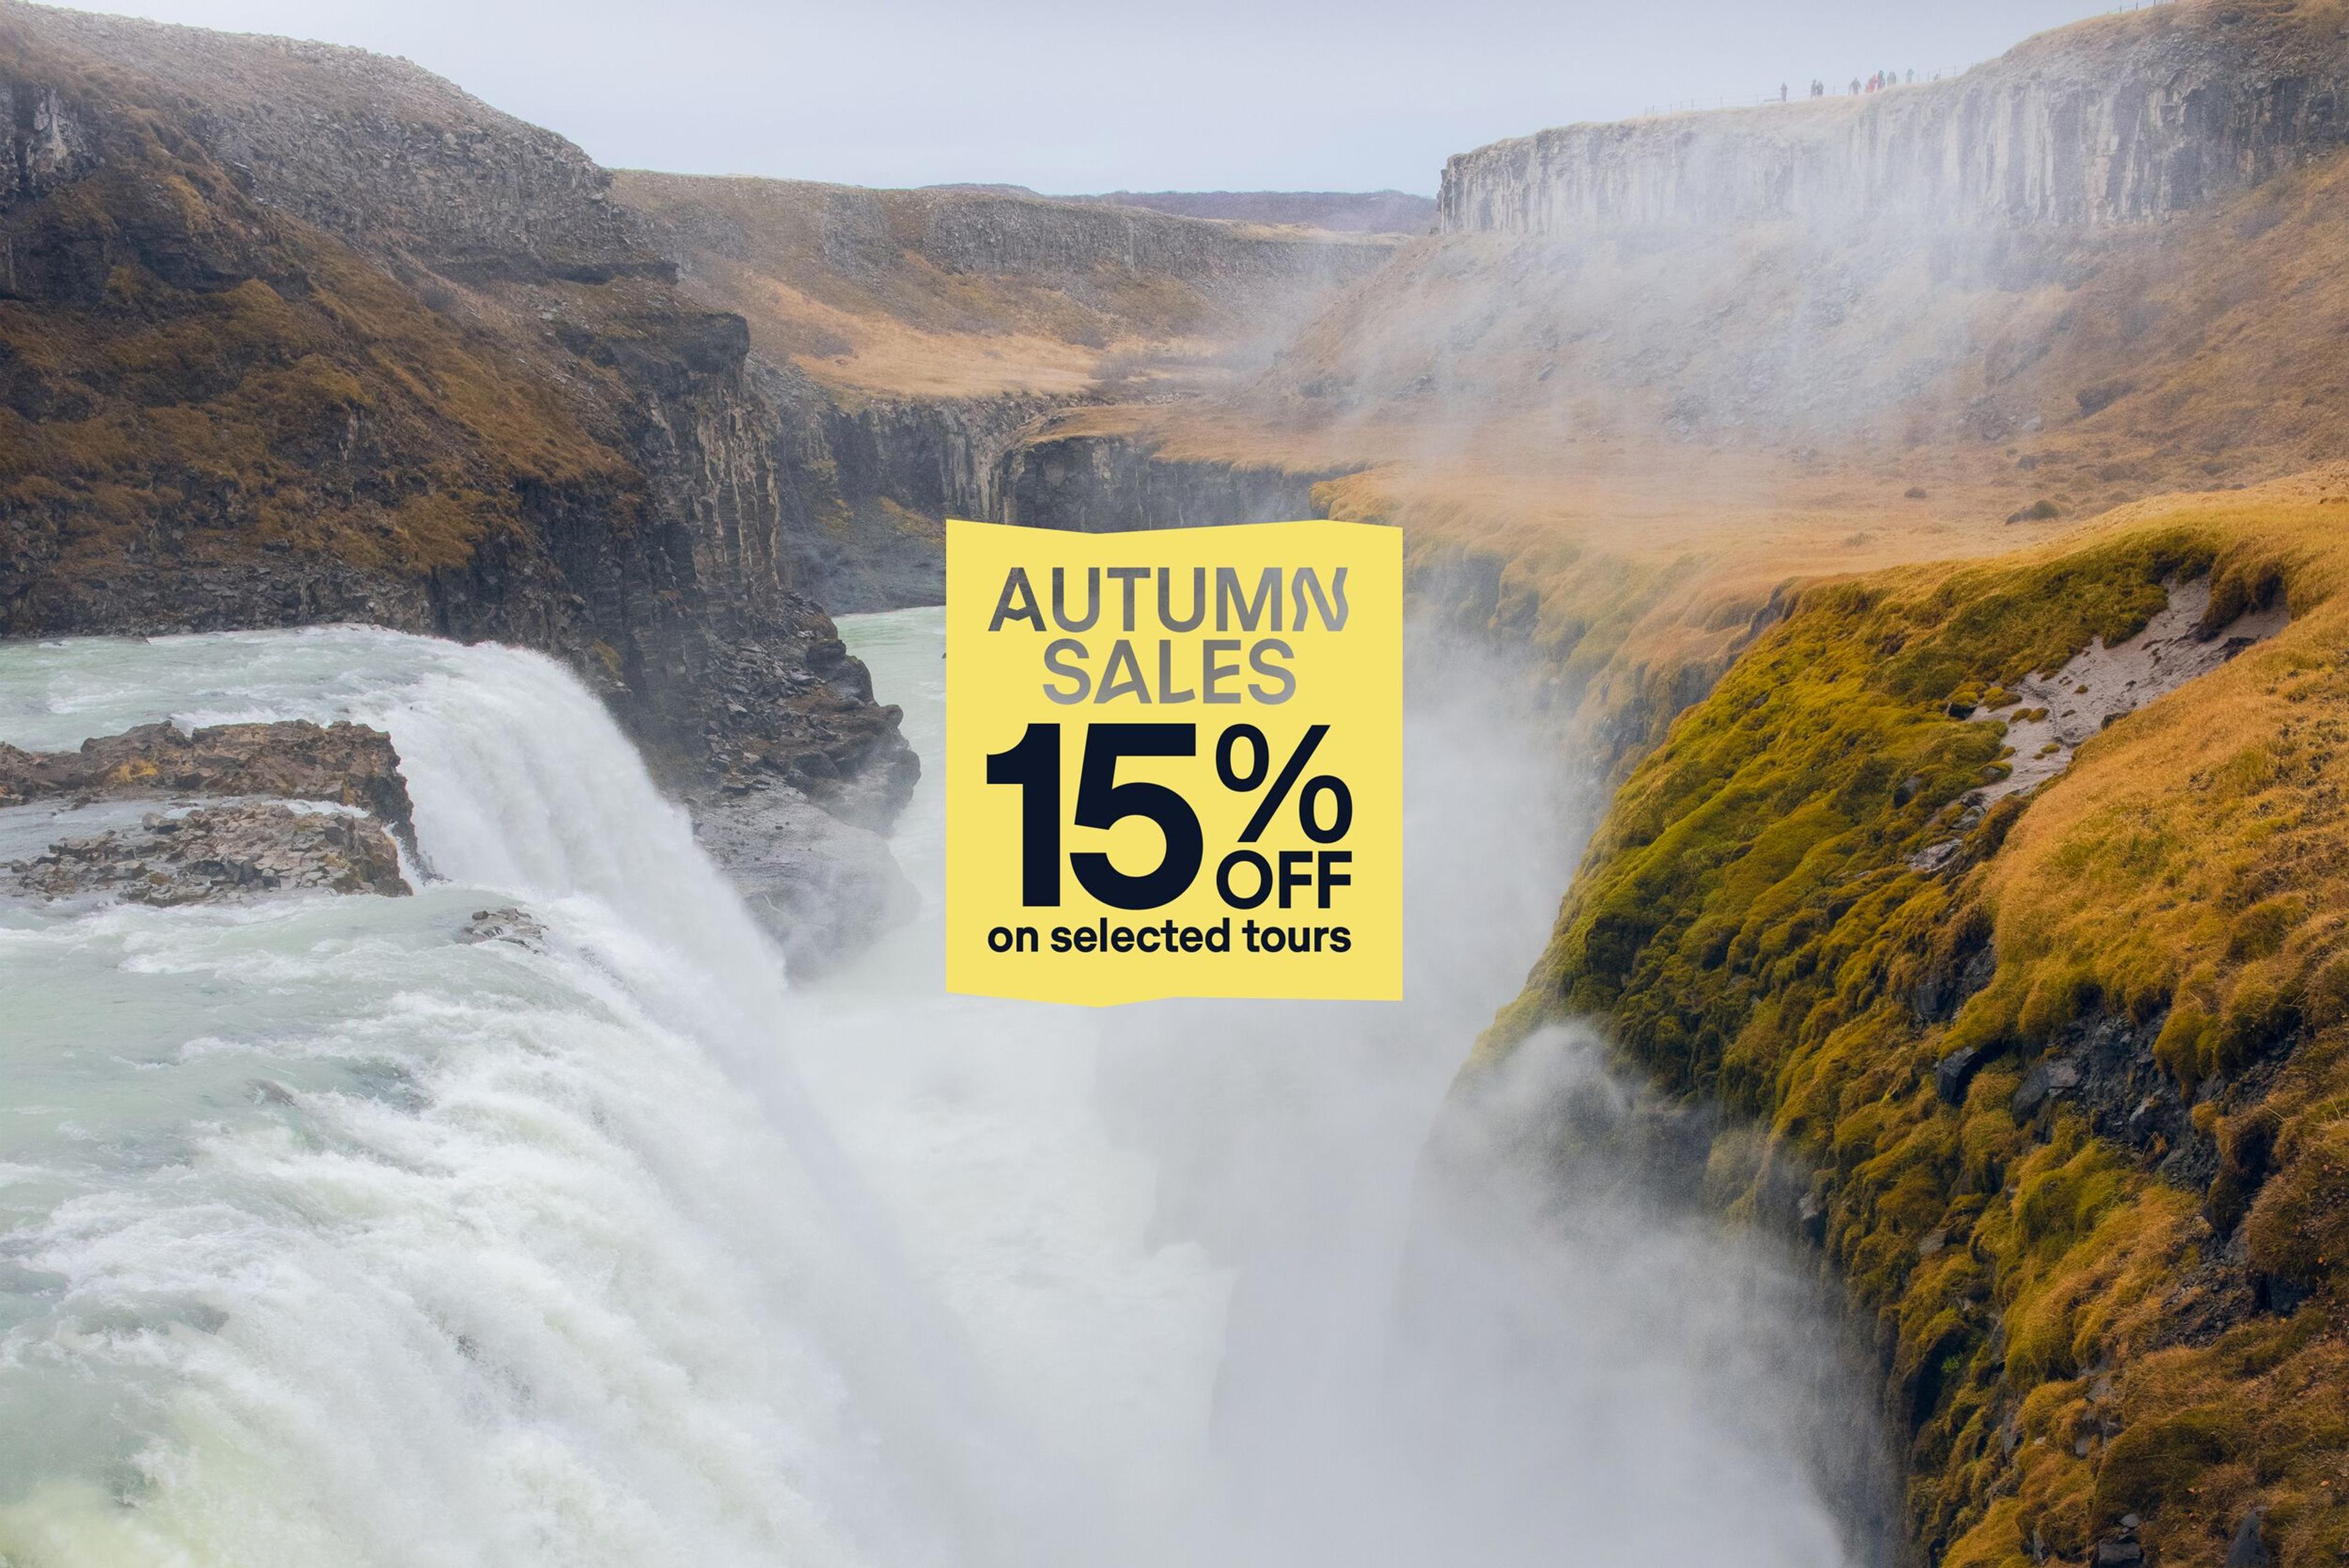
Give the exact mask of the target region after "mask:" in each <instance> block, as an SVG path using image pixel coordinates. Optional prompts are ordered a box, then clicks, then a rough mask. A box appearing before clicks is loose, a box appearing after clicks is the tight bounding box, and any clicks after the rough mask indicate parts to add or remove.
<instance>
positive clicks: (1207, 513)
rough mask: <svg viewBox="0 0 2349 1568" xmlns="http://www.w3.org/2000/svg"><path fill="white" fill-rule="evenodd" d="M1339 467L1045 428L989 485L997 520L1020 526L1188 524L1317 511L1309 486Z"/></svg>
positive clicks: (1007, 459)
mask: <svg viewBox="0 0 2349 1568" xmlns="http://www.w3.org/2000/svg"><path fill="white" fill-rule="evenodd" d="M1339 472H1340V470H1335V469H1332V470H1328V471H1322V472H1313V471H1291V470H1289V469H1282V468H1278V467H1276V466H1272V465H1264V466H1252V465H1246V464H1237V463H1220V462H1199V461H1186V460H1181V459H1161V458H1160V457H1159V456H1158V454H1157V451H1156V449H1155V445H1154V443H1152V442H1150V441H1148V440H1145V439H1140V438H1133V437H1126V436H1095V435H1055V434H1053V433H1052V430H1051V428H1050V425H1049V424H1048V425H1046V426H1044V427H1043V428H1040V430H1038V431H1037V432H1035V433H1034V434H1033V436H1032V437H1031V438H1030V439H1028V440H1025V441H1023V442H1021V443H1020V444H1019V445H1016V446H1014V447H1012V448H1011V449H1009V450H1008V451H1006V452H1005V453H1004V455H1003V457H1002V459H1001V460H1000V463H999V468H998V472H997V477H996V485H995V488H996V493H997V494H998V495H999V497H1000V498H1001V503H1002V507H1003V521H1006V522H1010V523H1017V524H1019V525H1020V526H1022V527H1027V528H1064V529H1075V530H1080V531H1093V530H1100V529H1109V528H1198V527H1204V526H1212V525H1214V524H1217V523H1227V522H1293V521H1297V520H1299V519H1300V518H1310V517H1319V516H1322V515H1324V509H1323V508H1322V507H1320V506H1319V504H1318V503H1316V502H1315V500H1314V499H1313V487H1314V486H1315V485H1316V484H1319V483H1320V482H1321V481H1322V480H1329V479H1334V478H1336V477H1338V473H1339Z"/></svg>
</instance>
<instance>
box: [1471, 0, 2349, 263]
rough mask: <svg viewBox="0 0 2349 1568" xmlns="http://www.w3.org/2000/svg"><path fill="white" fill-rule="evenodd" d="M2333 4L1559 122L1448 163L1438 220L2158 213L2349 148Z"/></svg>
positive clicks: (1922, 223)
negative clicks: (1707, 104) (1862, 84)
mask: <svg viewBox="0 0 2349 1568" xmlns="http://www.w3.org/2000/svg"><path fill="white" fill-rule="evenodd" d="M2340 20H2341V19H2340V15H2339V14H2338V11H2337V8H2335V7H2331V6H2326V5H2293V4H2273V3H2271V4H2256V3H2253V4H2231V3H2230V4H2223V5H2220V4H2202V3H2189V4H2181V5H2163V6H2158V7H2155V8H2154V9H2152V10H2150V11H2148V12H2143V13H2135V14H2131V15H2126V16H2117V17H2106V18H2102V19H2099V20H2096V21H2092V22H2088V23H2084V24H2081V25H2079V26H2073V27H2067V28H2064V29H2061V30H2060V31H2057V32H2054V33H2050V34H2046V35H2044V36H2040V37H2038V38H2034V39H2033V40H2031V41H2030V42H2028V43H2025V44H2023V45H2022V46H2019V47H2017V48H2015V49H2013V50H2012V51H2010V52H2009V53H2008V54H2006V55H2004V56H2002V57H2000V58H1999V59H1997V60H1995V61H1992V62H1991V63H1989V64H1987V65H1982V66H1978V67H1974V68H1973V69H1972V70H1970V71H1967V72H1965V73H1964V74H1963V75H1961V76H1959V77H1953V78H1951V79H1949V80H1946V81H1940V82H1933V83H1927V84H1919V85H1914V86H1902V87H1897V88H1889V89H1887V90H1884V91H1881V92H1877V93H1873V94H1869V95H1867V96H1865V97H1851V96H1836V97H1830V98H1820V99H1810V100H1806V101H1803V102H1798V103H1794V104H1784V105H1774V106H1770V107H1767V108H1758V109H1741V110H1736V111H1729V112H1718V113H1711V114H1695V115H1668V116H1663V117H1660V118H1655V119H1637V120H1629V121H1624V122H1622V123H1619V124H1612V125H1575V126H1566V127H1562V128H1559V129H1553V130H1545V131H1542V132H1540V133H1538V134H1537V135H1534V136H1529V137H1523V138H1519V139H1515V140H1511V141H1503V142H1496V143H1495V144H1493V145H1492V146H1489V147H1484V148H1479V149H1477V150H1475V151H1474V152H1467V153H1462V154H1460V155H1458V156H1456V157H1454V158H1453V159H1452V160H1450V161H1449V162H1448V163H1447V164H1446V165H1445V166H1444V185H1443V191H1442V193H1441V195H1440V196H1439V198H1438V206H1439V210H1440V226H1441V228H1442V230H1443V231H1444V232H1450V233H1460V232H1491V233H1510V234H1522V235H1538V236H1547V237H1551V238H1564V237H1569V236H1576V235H1586V234H1591V233H1602V232H1624V231H1630V230H1637V229H1656V228H1670V227H1681V226H1710V227H1720V226H1724V225H1741V224H1757V223H1768V222H1797V223H1801V224H1804V225H1806V226H1807V227H1810V228H1812V229H1814V230H1822V231H1829V232H1867V231H1869V230H1871V229H1878V228H1885V227H1895V226H1897V227H1902V228H1911V229H1913V228H1918V227H1924V228H1928V229H1936V228H1950V229H1981V228H1992V227H2013V228H2026V229H2027V228H2033V227H2064V228H2078V227H2089V226H2098V225H2109V224H2117V223H2140V222H2152V221H2157V220H2159V219H2161V218H2165V217H2168V216H2171V215H2174V214H2176V213H2178V212H2182V211H2189V210H2191V209H2194V208H2197V207H2199V206H2203V205H2206V204H2208V203H2209V202H2210V201H2214V200H2216V199H2218V198H2220V197H2223V196H2226V195H2229V194H2231V193H2233V192H2235V191H2240V190H2243V189H2245V188H2247V187H2249V186H2252V185H2256V184H2258V183H2260V182H2261V181H2264V180H2267V179H2269V178H2271V177H2272V176H2274V175H2275V174H2278V173H2280V172H2282V171H2284V170H2290V169H2292V168H2296V167H2298V166H2299V165H2301V164H2302V163H2304V162H2306V161H2308V160H2311V159H2314V158H2318V157H2321V156H2323V155H2324V154H2325V153H2327V152H2330V151H2333V150H2338V149H2340V148H2341V147H2343V146H2344V145H2349V39H2344V37H2343V36H2342V34H2341V32H2340Z"/></svg>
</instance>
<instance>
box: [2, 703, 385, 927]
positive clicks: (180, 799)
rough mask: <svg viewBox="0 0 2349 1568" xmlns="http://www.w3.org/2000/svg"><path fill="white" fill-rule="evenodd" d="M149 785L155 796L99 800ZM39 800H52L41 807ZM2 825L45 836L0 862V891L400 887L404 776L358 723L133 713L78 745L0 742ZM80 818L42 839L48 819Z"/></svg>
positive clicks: (160, 897)
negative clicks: (3, 887)
mask: <svg viewBox="0 0 2349 1568" xmlns="http://www.w3.org/2000/svg"><path fill="white" fill-rule="evenodd" d="M149 801H151V802H153V803H154V805H155V809H154V810H145V811H140V812H137V813H136V814H135V816H134V815H133V813H132V812H131V811H129V810H120V809H118V810H108V807H109V804H112V803H141V802H149ZM46 802H56V803H57V804H59V805H61V806H63V807H64V808H66V809H65V810H57V811H55V812H48V811H44V810H41V807H42V806H43V804H44V803H46ZM8 817H16V818H18V819H19V820H16V821H15V822H13V823H10V824H9V825H8V826H9V830H8V831H7V833H6V841H8V842H10V843H12V844H23V843H26V841H27V839H28V838H29V839H30V840H31V841H33V842H34V843H36V844H38V843H39V842H40V841H43V840H47V842H46V845H45V846H44V847H39V848H37V849H36V851H35V852H33V853H31V854H27V855H24V856H22V857H21V858H16V859H12V860H10V861H8V862H7V881H8V883H9V884H11V885H10V891H13V892H18V893H22V894H30V895H33V896H36V897H40V898H45V899H55V898H82V897H105V896H109V895H111V896H113V897H115V898H118V899H120V900H122V901H123V902H126V903H153V904H183V903H208V902H222V901H233V900H238V899H243V898H250V897H255V896H259V895H262V894H264V893H271V892H294V891H298V890H302V889H326V890H331V891H333V892H344V893H357V892H370V893H379V894H388V895H398V894H403V893H407V892H410V891H411V890H410V889H409V885H408V882H407V881H406V879H405V878H403V877H402V876H401V874H400V869H399V851H400V849H401V848H405V849H406V850H407V851H409V857H410V859H411V860H414V859H415V858H416V830H415V824H414V820H413V816H412V810H411V807H410V804H409V798H408V785H407V782H406V780H405V779H402V778H401V777H400V773H399V755H398V752H397V751H395V750H394V749H393V748H392V745H391V738H390V737H389V736H388V735H386V734H384V733H383V732H382V731H381V730H378V729H370V728H368V727H366V726H365V725H357V724H347V723H344V724H334V725H325V726H321V725H316V724H312V723H309V722H308V721H306V720H299V719H296V720H287V721H283V722H279V723H274V724H229V725H216V726H213V727H209V728H204V729H199V730H196V731H194V732H193V733H189V732H187V731H184V730H181V729H180V728H179V727H177V726H175V725H172V724H169V723H165V724H147V725H140V726H139V727H136V728H134V729H129V730H125V731H124V732H123V733H121V734H119V735H110V736H104V737H99V738H94V739H90V740H86V741H84V742H83V743H82V745H81V748H80V749H78V750H77V751H56V752H37V751H24V750H20V749H18V748H16V747H13V746H8V745H5V744H0V819H5V818H8ZM67 828H80V829H85V830H83V831H78V832H74V831H68V832H64V833H62V834H61V836H58V837H57V838H54V839H49V838H48V834H49V833H50V832H52V831H55V830H60V829H67Z"/></svg>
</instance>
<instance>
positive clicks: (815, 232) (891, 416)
mask: <svg viewBox="0 0 2349 1568" xmlns="http://www.w3.org/2000/svg"><path fill="white" fill-rule="evenodd" d="M614 189H615V193H616V196H617V198H618V199H619V200H620V201H622V202H623V203H625V204H626V206H628V207H629V208H630V209H631V210H632V211H636V212H637V213H639V214H641V215H642V216H643V218H644V219H645V221H646V222H647V223H648V224H649V225H650V226H651V232H652V233H653V235H654V236H655V239H656V242H657V244H658V245H659V247H660V249H661V250H662V252H663V253H665V254H666V255H667V256H669V257H671V258H673V259H674V260H675V261H676V263H677V264H678V268H679V272H680V277H681V280H682V282H683V284H684V286H685V287H686V288H687V289H688V291H689V292H691V293H693V294H695V295H696V297H698V298H700V299H702V300H703V301H704V302H706V303H708V304H711V305H714V306H720V307H723V308H725V309H728V310H730V311H736V312H740V314H741V315H743V316H744V317H745V318H746V319H747V320H748V321H749V322H750V333H751V341H752V348H753V366H754V375H755V376H756V377H757V378H758V382H759V385H760V386H761V388H762V389H763V390H764V391H765V392H766V393H767V395H768V397H770V399H771V401H772V402H773V403H774V404H775V405H776V406H777V407H779V408H780V409H781V411H782V414H783V430H782V434H781V439H780V443H779V446H778V452H779V456H780V459H781V461H780V466H781V469H782V471H783V473H784V476H785V479H784V510H785V516H786V520H787V529H786V533H787V537H788V539H789V541H790V543H791V546H792V550H793V552H795V553H794V556H793V560H794V562H795V564H796V565H797V566H798V567H799V569H800V570H801V571H802V573H804V574H805V575H806V577H807V580H808V581H809V582H810V583H813V584H815V585H816V587H817V590H818V591H819V592H820V593H822V594H823V597H824V599H825V602H826V603H831V604H833V605H834V606H835V607H837V608H855V609H864V608H882V607H885V606H889V605H895V604H905V603H934V602H936V598H937V596H938V594H939V593H941V592H942V591H943V587H944V566H943V537H944V535H943V530H942V528H941V523H942V521H943V520H944V519H945V518H946V517H947V516H948V515H950V514H951V515H957V516H966V517H977V518H1001V517H1004V516H1006V515H1008V509H1009V507H1010V506H1011V505H1012V504H1013V501H1012V499H1011V496H1010V494H1009V491H1007V490H1005V489H1004V480H1005V475H1006V474H1007V473H1008V472H1009V471H1011V470H1012V469H1015V468H1018V467H1019V464H1020V462H1021V459H1019V458H1018V457H1017V455H1016V454H1017V453H1018V451H1019V449H1020V447H1021V446H1022V445H1023V443H1024V442H1025V441H1026V440H1027V439H1028V438H1029V437H1030V435H1031V434H1033V433H1034V429H1035V428H1036V422H1037V421H1038V420H1040V418H1042V417H1044V416H1046V415H1048V414H1050V413H1052V412H1054V411H1055V410H1060V409H1065V408H1068V407H1073V406H1078V405H1083V404H1093V403H1107V402H1114V401H1119V400H1131V399H1136V398H1139V399H1145V400H1164V399H1167V398H1172V397H1185V396H1195V395H1197V394H1199V393H1200V392H1202V391H1205V390H1208V389H1211V388H1214V387H1221V386H1225V385H1227V384H1228V383H1229V382H1230V381H1231V379H1232V378H1233V377H1234V376H1235V374H1236V372H1237V370H1239V369H1240V368H1242V367H1244V366H1247V365H1248V364H1251V363H1253V362H1255V361H1257V359H1260V357H1261V355H1262V354H1263V353H1264V352H1265V346H1266V345H1268V343H1269V342H1270V341H1272V340H1273V339H1275V338H1276V337H1278V335H1280V334H1281V333H1283V332H1285V331H1287V330H1288V328H1289V327H1291V326H1292V325H1294V324H1295V323H1296V322H1297V321H1299V320H1301V319H1302V318H1303V317H1304V316H1306V315H1309V314H1310V313H1311V311H1312V310H1313V309H1315V308H1317V307H1318V306H1319V304H1320V303H1321V302H1322V301H1324V300H1326V299H1327V298H1328V297H1329V296H1330V294H1332V293H1334V292H1335V291H1336V290H1338V289H1340V288H1341V287H1343V286H1344V285H1345V284H1348V283H1350V282H1351V281H1353V280H1355V279H1358V278H1360V277H1361V276H1364V275H1366V274H1367V273H1369V272H1371V271H1372V270H1373V269H1375V268H1376V267H1378V266H1380V265H1381V264H1382V263H1384V262H1385V260H1386V258H1387V256H1388V255H1389V254H1390V253H1391V251H1392V239H1391V237H1387V236H1382V235H1366V234H1350V235H1341V234H1333V233H1321V232H1305V231H1299V230H1297V229H1293V228H1288V229H1270V228H1265V227H1261V226H1258V225H1255V224H1249V223H1239V222H1212V221H1206V220H1202V219H1197V218H1192V217H1187V216H1180V215H1168V214H1165V213H1161V212H1156V211H1145V210H1142V209H1139V208H1124V207H1118V206H1112V205H1102V204H1096V203H1081V202H1075V201H1056V200H1048V199H1045V198H1040V197H1037V196H1035V195H1034V194H1032V193H1030V192H1026V191H1015V190H1010V189H1008V188H1002V189H999V188H939V189H929V190H920V191H867V190H860V189H855V188H852V187H845V186H835V185H819V184H812V183H806V182H802V181H778V180H709V179H695V178H688V177H685V176H679V175H661V174H646V173H637V172H629V173H625V174H623V175H621V176H620V177H619V179H618V181H617V182H616V186H615V188H614ZM1104 515H1107V514H1104Z"/></svg>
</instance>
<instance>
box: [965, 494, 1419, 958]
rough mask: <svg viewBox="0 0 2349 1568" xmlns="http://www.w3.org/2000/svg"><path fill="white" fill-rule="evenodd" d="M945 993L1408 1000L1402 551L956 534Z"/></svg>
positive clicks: (1260, 529) (1355, 540) (1208, 539)
mask: <svg viewBox="0 0 2349 1568" xmlns="http://www.w3.org/2000/svg"><path fill="white" fill-rule="evenodd" d="M946 768H947V989H948V990H951V991H957V992H962V993H966V994H969V995H987V996H1021V997H1028V998H1030V999H1033V1000H1038V1001H1048V1002H1079V1003H1086V1004H1091V1005H1102V1004H1106V1003H1113V1002H1138V1001H1143V1000H1146V999H1149V998H1152V997H1157V996H1268V997H1285V996H1295V997H1319V998H1354V999H1363V1000H1393V999H1397V998H1400V997H1401V996H1402V535H1401V534H1400V533H1398V532H1397V531H1395V530H1393V529H1391V528H1380V527H1373V526H1371V525H1368V524H1363V523H1350V522H1268V523H1250V524H1247V525H1244V526H1240V527H1234V528H1188V529H1164V530H1151V531H1144V532H1135V533H1072V532H1062V531H1055V530H1046V529H1031V528H1007V527H1000V526H998V525H995V524H992V523H983V522H960V521H953V522H948V523H947V757H946Z"/></svg>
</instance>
